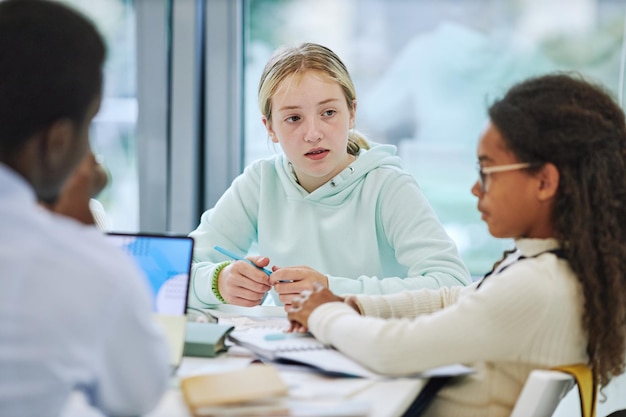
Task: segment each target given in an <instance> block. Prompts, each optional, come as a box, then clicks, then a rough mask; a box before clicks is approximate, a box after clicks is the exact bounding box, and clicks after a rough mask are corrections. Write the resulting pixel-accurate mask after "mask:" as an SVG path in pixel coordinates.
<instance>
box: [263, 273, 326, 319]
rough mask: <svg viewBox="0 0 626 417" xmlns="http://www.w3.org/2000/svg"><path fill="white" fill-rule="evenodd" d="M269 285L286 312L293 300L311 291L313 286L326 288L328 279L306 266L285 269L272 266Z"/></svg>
mask: <svg viewBox="0 0 626 417" xmlns="http://www.w3.org/2000/svg"><path fill="white" fill-rule="evenodd" d="M270 284H271V285H273V286H274V290H276V292H277V293H278V296H279V299H280V301H281V302H282V303H283V304H284V305H285V311H288V308H289V307H290V306H291V304H292V301H293V299H294V298H296V297H298V296H300V294H301V293H302V292H303V291H313V290H314V289H315V287H314V285H315V284H318V285H320V286H321V287H322V288H328V278H326V275H324V274H322V273H320V272H318V271H316V270H315V269H313V268H310V267H308V266H291V267H286V268H279V267H276V266H274V267H273V272H272V276H271V277H270Z"/></svg>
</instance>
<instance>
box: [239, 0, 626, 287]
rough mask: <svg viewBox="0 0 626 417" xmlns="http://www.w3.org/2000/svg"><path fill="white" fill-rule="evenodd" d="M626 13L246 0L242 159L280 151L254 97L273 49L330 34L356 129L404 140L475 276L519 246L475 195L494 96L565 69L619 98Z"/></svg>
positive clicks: (607, 6)
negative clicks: (350, 91)
mask: <svg viewBox="0 0 626 417" xmlns="http://www.w3.org/2000/svg"><path fill="white" fill-rule="evenodd" d="M624 14H625V10H624V6H623V4H622V3H621V2H620V1H617V0H542V1H539V0H522V1H519V0H506V1H499V0H467V1H455V0H421V1H413V0H343V1H334V0H326V1H322V0H275V1H273V0H249V1H247V2H246V10H245V20H244V21H245V22H246V29H247V36H246V39H245V50H246V55H245V67H244V72H245V88H244V104H245V163H246V164H247V163H249V162H251V161H252V160H255V159H257V158H259V157H263V156H267V155H269V154H272V153H274V152H280V149H279V148H276V147H273V146H272V144H271V142H270V141H269V140H268V139H267V134H266V132H265V130H264V127H263V125H262V123H261V120H260V119H261V117H260V112H259V110H258V108H257V101H256V93H257V90H256V89H257V86H258V80H259V78H260V75H261V71H262V69H263V66H264V65H265V62H266V61H267V59H268V58H269V55H270V54H271V52H272V51H273V50H274V49H275V48H276V47H278V46H280V45H282V44H294V43H297V42H300V41H312V42H318V43H321V44H324V45H326V46H328V47H330V48H331V49H333V50H334V51H335V52H336V53H337V54H338V55H339V56H340V57H341V58H342V59H343V60H344V63H345V64H346V66H347V67H348V69H349V71H350V72H351V74H352V77H353V81H354V83H355V85H356V89H357V100H358V108H357V121H356V128H357V129H358V130H360V131H362V132H363V133H365V134H366V135H367V136H368V137H369V138H370V139H371V140H372V141H374V142H384V143H392V144H395V145H396V146H397V147H398V153H399V155H400V156H401V157H402V159H403V161H404V166H405V168H406V169H407V170H408V171H409V172H411V173H412V174H413V175H414V176H415V178H416V179H417V181H418V183H419V184H420V186H421V188H422V190H423V192H424V193H425V195H426V196H427V198H428V199H429V201H430V203H431V204H432V206H433V208H434V209H435V211H436V212H437V214H438V216H439V218H440V220H441V222H442V223H443V225H444V227H445V228H446V230H447V231H448V233H449V234H450V236H451V237H452V238H453V239H454V240H455V241H456V243H457V244H458V246H459V249H460V251H461V256H462V257H463V260H464V261H465V262H466V264H467V265H468V267H469V268H470V270H471V272H472V274H474V275H482V274H484V273H485V272H486V271H488V270H489V269H490V268H491V265H492V264H493V262H494V260H496V259H497V258H498V257H499V256H500V255H501V253H502V251H503V250H504V249H509V248H510V247H511V246H512V243H511V242H510V241H508V240H496V239H494V238H492V237H491V236H490V235H489V234H488V231H487V227H486V226H485V224H484V223H483V222H482V221H481V219H480V215H479V213H478V211H477V210H476V198H475V197H474V196H472V195H471V193H470V188H471V186H472V185H473V183H474V181H475V178H476V175H477V174H476V169H475V160H476V156H475V149H476V144H477V141H478V138H479V136H480V132H481V130H482V128H483V127H484V125H485V123H486V120H487V115H486V108H487V106H488V104H489V103H490V102H491V101H492V100H493V99H494V98H496V97H499V95H500V94H502V93H503V92H504V91H505V90H506V89H507V88H508V87H509V86H510V85H512V84H513V83H514V82H516V81H520V80H522V79H524V78H527V77H528V76H530V75H533V74H540V73H545V72H547V71H552V70H562V69H568V70H569V69H573V70H577V71H580V72H581V73H583V74H584V75H586V76H588V77H591V78H593V79H595V80H597V81H599V82H602V83H603V84H605V85H606V86H607V87H609V88H610V89H612V90H613V91H614V92H615V95H616V96H620V97H621V91H618V90H619V89H620V88H621V81H620V76H621V74H622V73H623V71H621V70H620V53H621V48H622V38H623V30H624ZM555 15H558V17H559V18H558V19H555V18H554V16H555Z"/></svg>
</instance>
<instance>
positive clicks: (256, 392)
mask: <svg viewBox="0 0 626 417" xmlns="http://www.w3.org/2000/svg"><path fill="white" fill-rule="evenodd" d="M180 386H181V390H182V392H183V398H184V399H185V403H186V404H187V407H188V408H189V411H190V413H191V414H192V415H194V416H266V415H288V414H289V406H288V405H287V403H286V395H287V392H288V387H287V385H286V384H285V383H284V382H283V380H282V379H281V377H280V374H279V373H278V371H277V370H276V368H274V367H273V366H269V365H250V366H248V367H246V368H244V369H239V370H235V371H230V372H223V373H217V374H207V375H197V376H192V377H188V378H184V379H182V380H181V382H180Z"/></svg>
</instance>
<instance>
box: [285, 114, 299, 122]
mask: <svg viewBox="0 0 626 417" xmlns="http://www.w3.org/2000/svg"><path fill="white" fill-rule="evenodd" d="M298 120H300V116H289V117H287V118H286V119H285V121H286V122H288V123H293V122H297V121H298Z"/></svg>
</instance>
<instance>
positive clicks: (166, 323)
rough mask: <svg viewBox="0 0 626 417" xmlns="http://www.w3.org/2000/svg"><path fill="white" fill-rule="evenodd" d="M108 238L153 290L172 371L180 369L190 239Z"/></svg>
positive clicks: (128, 235) (154, 236)
mask: <svg viewBox="0 0 626 417" xmlns="http://www.w3.org/2000/svg"><path fill="white" fill-rule="evenodd" d="M107 238H108V239H110V240H111V241H112V242H113V243H114V244H115V245H117V246H119V247H120V248H121V249H122V250H124V251H125V252H126V253H128V254H129V255H130V256H132V258H133V259H134V260H135V262H136V263H137V265H138V266H139V268H140V269H141V270H142V271H143V272H144V276H145V278H146V280H147V282H148V285H149V287H150V289H151V290H152V301H153V303H152V311H153V314H154V317H155V319H156V321H157V322H158V323H159V324H160V325H161V326H162V327H163V331H164V333H165V336H166V338H167V343H168V345H169V351H170V365H171V367H172V371H174V370H176V369H177V368H178V366H179V365H180V363H181V361H182V357H183V350H184V347H185V326H186V323H187V298H188V295H189V282H190V277H191V258H192V255H193V244H194V241H193V238H191V237H189V236H181V235H165V234H147V233H117V232H110V233H107Z"/></svg>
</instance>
